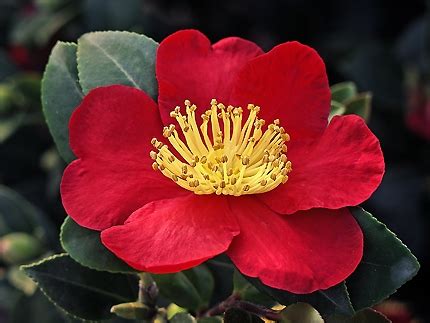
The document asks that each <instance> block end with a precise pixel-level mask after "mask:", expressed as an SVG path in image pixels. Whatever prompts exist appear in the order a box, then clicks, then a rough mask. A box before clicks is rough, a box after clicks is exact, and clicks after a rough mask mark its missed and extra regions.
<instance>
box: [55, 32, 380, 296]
mask: <svg viewBox="0 0 430 323" xmlns="http://www.w3.org/2000/svg"><path fill="white" fill-rule="evenodd" d="M156 73H157V80H158V82H159V97H158V105H157V104H156V103H155V102H154V101H153V100H152V99H151V98H150V97H149V96H148V95H146V94H145V93H144V92H142V91H140V90H138V89H135V88H130V87H127V86H121V85H112V86H108V87H101V88H97V89H94V90H92V91H91V92H90V93H89V94H88V95H87V96H86V97H85V98H84V100H83V102H82V103H81V105H80V106H79V107H78V108H77V109H76V111H75V112H74V113H73V115H72V118H71V121H70V144H71V147H72V149H73V151H74V153H75V154H76V156H77V157H78V159H77V160H75V161H74V162H72V163H71V164H70V165H69V166H68V167H67V169H66V171H65V173H64V176H63V181H62V185H61V194H62V200H63V204H64V207H65V209H66V211H67V213H68V214H69V215H70V216H71V217H72V218H73V219H74V220H75V221H76V222H77V223H78V224H80V225H81V226H84V227H86V228H90V229H94V230H98V231H101V237H102V242H103V244H104V245H105V246H106V247H107V248H108V249H110V250H111V251H112V252H113V253H115V254H116V255H117V256H118V257H119V258H121V259H123V260H124V261H125V262H127V263H128V264H129V265H131V266H132V267H134V268H136V269H139V270H142V271H149V272H153V273H169V272H176V271H180V270H184V269H187V268H190V267H193V266H196V265H198V264H200V263H202V262H204V261H206V260H208V259H210V258H212V257H214V256H216V255H218V254H220V253H223V252H226V253H227V254H228V255H229V257H230V258H231V259H232V261H233V262H234V264H235V265H236V266H237V267H238V269H239V270H240V271H241V272H242V273H243V274H245V275H248V276H251V277H258V278H259V279H260V280H261V281H262V282H263V283H264V284H266V285H269V286H272V287H275V288H279V289H284V290H288V291H291V292H294V293H310V292H312V291H315V290H319V289H326V288H329V287H331V286H333V285H335V284H338V283H340V282H341V281H343V280H345V278H347V277H348V276H349V275H350V274H351V273H352V272H353V271H354V270H355V268H356V267H357V265H358V263H359V262H360V260H361V257H362V253H363V236H362V232H361V229H360V227H359V226H358V224H357V222H356V221H355V219H354V218H353V216H352V215H351V213H350V211H349V210H348V208H347V207H348V206H354V205H358V204H359V203H361V202H363V201H365V200H366V199H367V198H368V197H369V196H370V195H371V194H372V193H373V191H374V190H375V189H376V188H377V187H378V185H379V183H380V181H381V179H382V175H383V172H384V161H383V156H382V152H381V149H380V146H379V142H378V140H377V139H376V137H375V136H374V135H373V134H372V133H371V131H370V130H369V129H368V127H367V126H366V124H365V123H364V121H363V120H362V119H361V118H359V117H357V116H344V117H335V118H333V120H332V121H331V122H330V124H327V118H328V114H329V109H330V89H329V85H328V80H327V76H326V72H325V67H324V63H323V61H322V60H321V58H320V57H319V56H318V54H317V53H316V52H315V51H314V50H313V49H311V48H309V47H307V46H304V45H302V44H300V43H297V42H288V43H284V44H281V45H279V46H277V47H275V48H274V49H272V50H271V51H270V52H268V53H263V52H262V50H261V49H260V48H259V47H258V46H256V45H255V44H254V43H252V42H249V41H246V40H243V39H240V38H234V37H232V38H226V39H223V40H221V41H219V42H218V43H216V44H214V45H212V46H211V44H210V42H209V40H208V39H207V38H206V37H205V36H204V35H203V34H201V33H199V32H197V31H193V30H186V31H180V32H177V33H175V34H173V35H171V36H169V37H167V38H166V39H165V40H164V41H163V42H161V44H160V46H159V49H158V52H157V68H156ZM212 98H217V99H218V100H219V101H222V102H224V103H227V104H232V105H236V106H246V105H247V104H248V103H255V104H258V105H259V106H261V107H262V109H261V117H262V118H264V119H266V120H270V121H271V120H273V119H277V118H279V119H280V120H281V122H282V123H283V125H284V126H285V128H286V129H287V131H288V133H289V134H290V135H291V141H290V142H289V145H288V159H289V160H290V161H291V162H292V165H293V171H292V172H291V174H289V179H288V182H286V183H285V184H281V185H279V186H278V187H277V188H275V189H273V190H272V191H270V192H267V193H262V194H254V195H243V196H230V195H220V196H218V195H215V194H209V195H197V194H194V193H193V192H191V191H189V190H186V189H183V188H181V187H180V186H178V185H177V184H176V183H175V182H174V181H172V180H170V179H168V178H167V177H165V176H163V175H162V174H161V173H160V172H155V171H154V170H153V169H152V167H151V165H152V162H153V160H152V159H151V158H150V151H151V150H152V149H153V147H152V145H151V139H152V138H153V137H160V134H161V133H162V128H163V126H167V125H169V123H170V122H171V118H170V117H169V114H170V111H171V110H172V108H174V107H175V106H177V105H180V104H182V103H183V102H184V99H190V100H191V101H192V102H193V103H195V104H196V105H197V106H200V107H203V106H205V105H207V104H208V103H209V102H210V100H211V99H212Z"/></svg>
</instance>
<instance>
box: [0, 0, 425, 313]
mask: <svg viewBox="0 0 430 323" xmlns="http://www.w3.org/2000/svg"><path fill="white" fill-rule="evenodd" d="M429 17H430V16H429V7H428V3H427V2H426V1H407V2H402V5H398V6H397V5H395V2H393V1H389V0H363V1H335V0H332V1H298V0H283V1H280V0H279V1H269V0H265V1H264V0H259V1H257V0H247V1H242V0H239V1H213V0H205V1H203V0H200V1H197V0H196V1H156V0H145V1H141V0H125V1H124V0H123V1H119V0H87V1H83V0H78V1H68V0H39V1H12V0H0V184H1V185H4V186H7V187H9V188H10V189H12V190H14V191H16V192H18V193H19V194H21V195H22V196H24V197H25V198H26V199H27V200H28V201H29V202H31V203H32V204H34V205H35V206H36V207H37V208H38V212H39V213H40V214H42V217H43V218H44V220H43V221H44V223H45V224H43V225H42V226H43V227H44V228H45V229H44V230H45V231H49V232H48V233H45V237H44V239H45V242H44V243H45V247H46V249H49V250H57V249H58V248H59V246H58V242H56V241H55V240H56V239H55V238H50V236H54V237H55V236H56V234H57V232H56V230H57V231H58V229H59V226H60V225H61V223H62V221H63V219H64V217H65V213H64V211H63V209H62V207H61V203H60V201H59V194H58V185H59V180H60V178H61V172H62V169H63V167H64V163H63V162H62V161H61V160H60V159H59V157H58V155H57V154H56V152H55V149H54V147H53V142H52V139H51V137H50V135H49V131H48V130H47V128H46V126H45V124H44V122H43V117H42V115H41V107H40V102H39V86H40V77H41V73H42V72H43V68H44V66H45V64H46V62H47V59H48V55H49V52H50V49H51V48H52V46H53V45H54V44H55V42H56V41H57V40H64V41H76V39H77V38H78V37H79V36H80V35H81V34H83V33H85V32H88V31H93V30H132V31H137V32H141V33H145V34H146V35H148V36H150V37H152V38H154V39H155V40H156V41H161V40H162V39H163V38H164V37H166V36H167V35H169V34H170V33H172V32H175V31H177V30H179V29H183V28H196V29H199V30H201V31H202V32H204V33H205V34H206V35H208V37H209V38H210V39H211V40H212V41H213V42H215V41H217V40H219V39H221V38H223V37H227V36H240V37H244V38H247V39H250V40H252V41H255V42H256V43H257V44H259V45H260V46H261V47H262V48H263V49H265V50H269V49H270V48H271V47H273V46H274V45H276V44H279V43H281V42H285V41H288V40H299V41H300V42H302V43H305V44H308V45H311V46H312V47H314V48H316V49H317V50H318V52H319V53H320V55H321V56H322V57H323V58H324V60H325V62H326V65H327V70H328V76H329V80H330V84H335V83H337V82H341V81H345V80H352V81H354V82H355V83H356V84H357V85H358V87H359V90H360V91H372V92H373V111H372V115H371V119H370V123H369V126H370V128H371V129H372V130H373V131H374V132H375V134H376V135H377V136H378V138H380V140H381V143H382V148H383V151H384V154H385V158H386V175H385V178H384V180H383V182H382V184H381V186H380V188H379V189H378V190H377V192H376V193H375V194H374V195H373V196H372V198H371V199H370V200H369V201H368V202H367V203H366V204H365V208H366V209H368V210H369V211H371V212H372V213H373V214H374V215H375V216H376V217H377V218H378V219H380V220H381V221H382V222H384V223H385V224H386V225H387V226H388V227H389V228H390V229H391V230H392V231H394V232H395V233H396V234H397V235H398V236H399V238H400V239H402V240H403V242H404V243H405V244H407V245H408V247H409V248H410V249H411V250H412V251H413V253H414V254H415V255H416V256H417V257H418V259H419V261H420V262H421V264H422V268H421V270H420V272H419V274H418V276H417V277H416V278H415V279H414V280H412V281H411V282H409V283H408V284H406V285H405V286H404V287H402V288H401V289H400V290H399V291H398V293H397V294H395V295H394V296H393V298H394V299H398V300H401V301H404V302H406V303H407V304H408V305H410V308H411V311H413V312H414V313H415V315H416V316H417V317H420V318H423V319H426V318H427V319H428V321H430V318H428V314H427V307H428V306H427V300H428V297H427V293H426V290H425V289H424V287H423V286H425V284H428V283H429V282H428V280H429V278H428V277H429V276H428V272H429V269H430V266H429V260H430V254H429V253H428V247H429V238H428V234H427V232H428V230H429V228H430V227H429V223H428V222H429V220H428V215H429V210H430V176H429V175H430V144H429V143H430V103H429V102H430V101H429V100H430V96H429V81H430V77H429V76H430V56H429V55H430V18H429ZM363 180H366V179H365V178H364V179H363ZM0 213H1V210H0ZM43 221H42V222H43ZM46 222H48V224H46ZM47 227H48V229H46V228H47ZM0 235H1V232H0ZM0 268H1V270H0V279H3V278H2V277H1V275H3V274H4V273H5V272H6V270H7V266H6V265H5V264H3V265H2V264H1V263H0ZM2 284H3V283H2ZM2 293H5V292H2V291H1V289H0V300H1V299H2ZM6 298H7V296H6ZM1 303H2V302H0V314H1V313H3V312H4V313H5V314H4V315H5V317H7V316H8V314H7V313H8V311H9V310H10V308H9V307H8V306H5V305H4V304H1ZM11 306H12V305H11ZM2 307H4V309H2ZM0 321H1V317H0Z"/></svg>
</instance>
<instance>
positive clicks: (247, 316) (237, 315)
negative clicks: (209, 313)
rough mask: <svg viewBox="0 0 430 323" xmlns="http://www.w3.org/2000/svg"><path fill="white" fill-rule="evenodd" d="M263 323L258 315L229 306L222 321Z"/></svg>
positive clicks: (229, 322)
mask: <svg viewBox="0 0 430 323" xmlns="http://www.w3.org/2000/svg"><path fill="white" fill-rule="evenodd" d="M260 322H261V323H263V322H264V321H263V320H262V319H260V318H259V317H258V316H256V315H254V314H251V313H248V312H245V311H244V310H241V309H239V308H230V309H228V310H227V311H226V312H225V314H224V323H260Z"/></svg>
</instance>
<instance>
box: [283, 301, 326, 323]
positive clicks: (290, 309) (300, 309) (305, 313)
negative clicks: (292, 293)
mask: <svg viewBox="0 0 430 323" xmlns="http://www.w3.org/2000/svg"><path fill="white" fill-rule="evenodd" d="M281 317H282V318H281V322H282V323H324V320H323V319H322V317H321V315H320V314H319V313H318V311H317V310H316V309H314V308H313V307H312V306H310V305H309V304H306V303H296V304H291V305H289V306H287V307H286V308H285V309H284V310H282V313H281Z"/></svg>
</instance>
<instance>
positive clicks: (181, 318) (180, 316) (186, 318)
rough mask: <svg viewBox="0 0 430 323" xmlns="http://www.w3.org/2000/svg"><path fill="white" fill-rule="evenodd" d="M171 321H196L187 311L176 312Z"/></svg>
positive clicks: (177, 322) (174, 322)
mask: <svg viewBox="0 0 430 323" xmlns="http://www.w3.org/2000/svg"><path fill="white" fill-rule="evenodd" d="M170 322H171V323H196V322H197V321H196V319H195V318H194V317H192V316H191V315H190V314H188V313H178V314H176V315H175V316H174V317H172V319H171V320H170Z"/></svg>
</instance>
